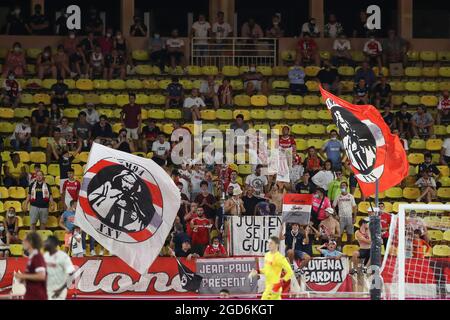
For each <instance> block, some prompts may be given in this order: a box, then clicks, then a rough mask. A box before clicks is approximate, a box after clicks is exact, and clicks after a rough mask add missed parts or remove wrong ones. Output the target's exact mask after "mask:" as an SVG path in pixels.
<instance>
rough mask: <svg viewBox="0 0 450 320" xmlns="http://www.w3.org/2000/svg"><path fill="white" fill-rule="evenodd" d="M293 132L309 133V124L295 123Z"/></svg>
mask: <svg viewBox="0 0 450 320" xmlns="http://www.w3.org/2000/svg"><path fill="white" fill-rule="evenodd" d="M291 132H292V133H293V134H300V135H307V134H308V133H309V132H308V126H307V125H304V124H294V125H293V126H292V128H291Z"/></svg>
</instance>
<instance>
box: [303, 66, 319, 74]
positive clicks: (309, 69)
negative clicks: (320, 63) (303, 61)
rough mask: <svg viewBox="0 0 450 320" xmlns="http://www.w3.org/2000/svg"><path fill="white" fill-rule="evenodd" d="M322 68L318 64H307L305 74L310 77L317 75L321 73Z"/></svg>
mask: <svg viewBox="0 0 450 320" xmlns="http://www.w3.org/2000/svg"><path fill="white" fill-rule="evenodd" d="M319 71H320V68H319V67H317V66H307V67H306V68H305V74H306V76H308V77H315V76H317V74H318V73H319Z"/></svg>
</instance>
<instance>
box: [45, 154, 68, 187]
mask: <svg viewBox="0 0 450 320" xmlns="http://www.w3.org/2000/svg"><path fill="white" fill-rule="evenodd" d="M74 161H75V160H74ZM45 182H46V183H47V184H48V185H49V186H54V185H55V177H53V176H48V175H47V176H45Z"/></svg>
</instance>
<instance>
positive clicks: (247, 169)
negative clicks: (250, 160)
mask: <svg viewBox="0 0 450 320" xmlns="http://www.w3.org/2000/svg"><path fill="white" fill-rule="evenodd" d="M238 172H239V174H241V175H249V174H252V166H251V165H250V164H240V165H238Z"/></svg>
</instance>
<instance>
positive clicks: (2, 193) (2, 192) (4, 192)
mask: <svg viewBox="0 0 450 320" xmlns="http://www.w3.org/2000/svg"><path fill="white" fill-rule="evenodd" d="M8 198H9V193H8V189H6V188H5V187H0V199H8Z"/></svg>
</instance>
